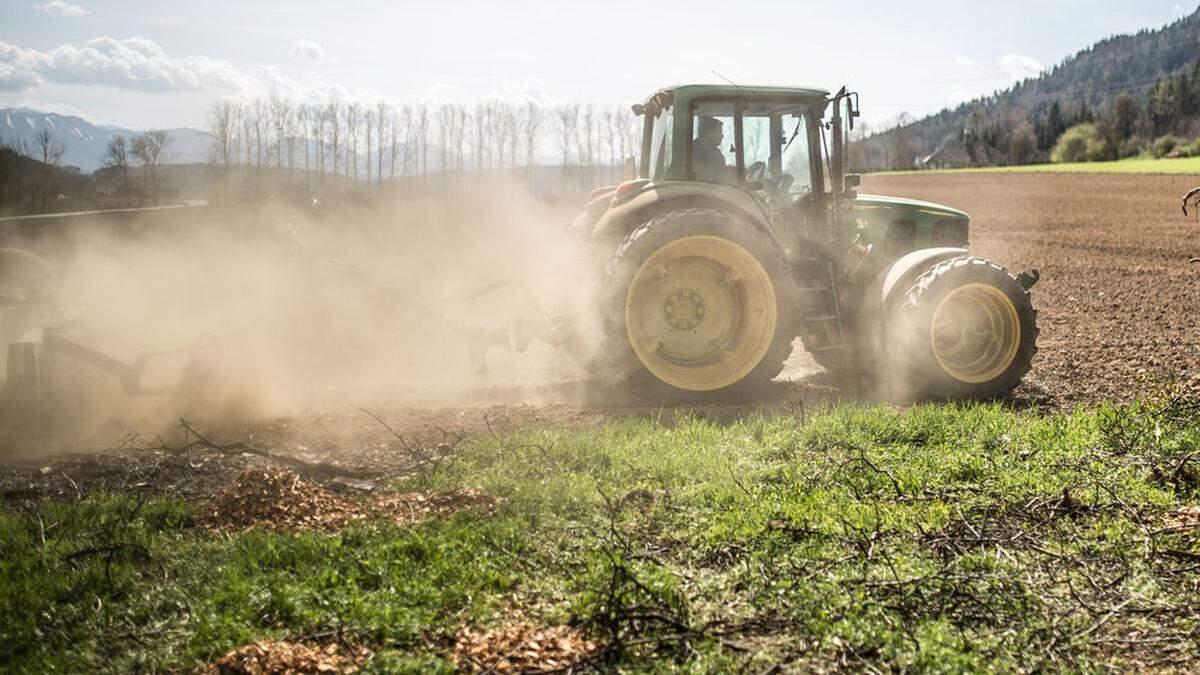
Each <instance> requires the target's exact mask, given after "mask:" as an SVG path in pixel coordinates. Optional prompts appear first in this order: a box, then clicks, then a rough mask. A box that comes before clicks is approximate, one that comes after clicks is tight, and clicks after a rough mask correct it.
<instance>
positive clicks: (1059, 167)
mask: <svg viewBox="0 0 1200 675" xmlns="http://www.w3.org/2000/svg"><path fill="white" fill-rule="evenodd" d="M966 172H976V173H995V172H1014V173H1152V174H1173V175H1180V174H1200V157H1180V158H1177V159H1121V160H1116V161H1112V162H1071V163H1063V164H1022V165H1019V166H985V167H975V168H963V169H928V170H921V171H916V170H913V171H879V172H875V173H873V174H870V175H874V176H899V175H907V174H917V173H966Z"/></svg>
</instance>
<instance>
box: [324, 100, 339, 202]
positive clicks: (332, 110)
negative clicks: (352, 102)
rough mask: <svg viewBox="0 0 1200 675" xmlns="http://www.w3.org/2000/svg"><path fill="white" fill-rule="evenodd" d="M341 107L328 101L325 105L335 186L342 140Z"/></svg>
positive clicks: (334, 102)
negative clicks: (339, 148) (339, 147)
mask: <svg viewBox="0 0 1200 675" xmlns="http://www.w3.org/2000/svg"><path fill="white" fill-rule="evenodd" d="M341 112H342V110H341V106H339V105H338V104H337V102H336V101H330V102H329V103H328V104H326V105H325V117H326V121H327V122H328V124H329V145H330V150H331V154H332V155H333V179H332V180H333V182H334V185H337V180H338V145H339V144H340V143H341V140H342V127H341V124H342V122H341Z"/></svg>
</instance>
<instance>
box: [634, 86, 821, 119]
mask: <svg viewBox="0 0 1200 675" xmlns="http://www.w3.org/2000/svg"><path fill="white" fill-rule="evenodd" d="M714 97H716V98H738V99H747V98H769V99H788V100H797V101H804V102H809V101H812V102H818V101H824V100H825V99H826V98H828V97H829V91H828V90H826V89H816V88H812V87H763V86H754V85H745V86H743V85H736V84H682V85H675V86H672V87H663V88H662V89H659V90H658V91H656V92H654V93H653V94H651V95H650V96H649V97H648V98H647V99H646V102H645V103H644V104H643V105H644V106H645V107H646V108H647V109H650V110H662V109H663V108H665V107H666V106H668V105H671V104H672V103H675V104H680V105H684V104H688V103H690V102H691V101H692V100H694V99H704V98H714ZM639 114H640V113H639Z"/></svg>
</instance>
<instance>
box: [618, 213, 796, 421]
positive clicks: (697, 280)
mask: <svg viewBox="0 0 1200 675" xmlns="http://www.w3.org/2000/svg"><path fill="white" fill-rule="evenodd" d="M606 284H607V285H606V295H607V302H606V308H607V311H606V312H605V323H606V336H605V340H606V343H607V344H606V347H605V350H604V351H605V354H606V355H607V358H608V362H609V364H610V365H611V366H613V367H615V369H616V370H617V373H618V376H619V377H620V379H621V380H623V381H624V382H625V383H626V384H627V385H628V386H630V387H631V388H632V389H634V391H635V392H637V393H638V394H640V395H642V396H645V397H647V398H653V399H659V400H663V399H666V400H689V401H699V400H730V399H738V398H743V397H746V396H749V395H751V394H752V393H753V392H754V391H755V390H757V389H758V388H759V387H761V386H762V385H763V384H764V383H766V382H769V381H770V380H771V379H772V378H773V377H775V376H776V375H778V374H779V372H780V371H781V370H782V369H783V363H784V361H785V360H786V359H787V357H788V355H789V354H790V353H791V343H792V339H793V337H795V335H796V291H795V284H794V282H793V281H792V279H791V276H790V274H789V272H788V268H787V265H786V262H785V260H784V255H783V250H782V249H781V248H780V247H779V246H778V245H777V244H776V243H775V242H774V241H773V240H772V239H771V238H770V237H769V236H768V235H767V234H765V233H763V232H761V231H759V230H758V229H756V228H755V227H754V226H753V225H751V224H749V223H746V222H745V221H743V220H742V219H740V218H737V217H735V216H733V215H731V214H728V213H725V212H723V211H719V210H715V209H700V208H695V209H681V210H677V211H671V212H669V213H666V214H664V215H662V216H659V217H656V218H654V219H653V220H651V221H649V222H647V223H645V224H644V225H642V226H641V227H639V228H637V229H636V230H634V231H633V233H631V234H630V235H629V236H628V237H627V238H626V239H625V241H624V242H622V244H621V245H620V246H619V247H618V249H617V252H616V256H615V257H614V259H613V260H612V261H611V264H610V266H609V270H608V275H607V279H606Z"/></svg>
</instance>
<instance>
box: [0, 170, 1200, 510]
mask: <svg viewBox="0 0 1200 675" xmlns="http://www.w3.org/2000/svg"><path fill="white" fill-rule="evenodd" d="M1196 183H1200V178H1195V179H1193V178H1189V177H1180V176H1129V175H1125V176H1122V175H1080V174H1027V173H1021V174H995V173H988V174H934V175H903V176H868V177H866V178H865V179H864V181H863V191H864V192H870V193H877V194H886V195H895V196H905V197H912V198H917V199H926V200H930V201H935V202H939V203H944V204H948V205H951V206H954V207H957V208H960V209H963V210H965V211H967V212H968V213H970V214H971V217H972V229H971V248H972V250H973V251H974V252H975V253H977V254H979V255H982V256H985V257H988V258H992V259H994V260H997V261H999V262H1001V263H1003V264H1004V265H1006V266H1008V267H1009V269H1010V270H1012V271H1014V272H1016V271H1020V270H1024V269H1028V268H1030V267H1036V268H1038V269H1039V270H1040V271H1041V281H1040V283H1039V284H1038V285H1037V286H1036V288H1035V289H1034V294H1033V297H1034V303H1035V306H1036V307H1037V308H1038V310H1039V317H1038V321H1039V324H1040V326H1041V338H1040V341H1039V342H1040V351H1039V354H1038V356H1037V357H1036V359H1035V362H1034V367H1033V370H1032V372H1031V373H1030V374H1029V375H1028V376H1027V379H1026V381H1025V383H1024V384H1022V385H1021V386H1020V387H1019V388H1018V389H1017V391H1016V392H1014V394H1013V397H1012V398H1011V400H1010V402H1011V403H1012V404H1014V405H1031V404H1032V405H1037V406H1038V407H1054V408H1064V407H1071V406H1073V405H1076V404H1086V403H1093V402H1097V401H1127V400H1129V399H1132V398H1134V397H1136V396H1138V395H1140V394H1144V393H1147V392H1150V391H1153V390H1156V389H1158V388H1161V387H1162V386H1163V385H1164V384H1167V385H1170V384H1173V383H1177V382H1188V381H1192V382H1194V381H1195V379H1196V377H1197V376H1198V375H1200V313H1198V311H1197V307H1196V303H1197V299H1198V298H1200V264H1193V263H1189V258H1190V257H1193V256H1198V255H1200V224H1198V223H1197V222H1196V221H1195V219H1193V218H1184V217H1183V215H1182V214H1181V212H1180V210H1179V199H1180V197H1181V195H1182V194H1183V193H1184V192H1185V191H1186V190H1187V189H1188V188H1190V187H1193V186H1194V184H1196ZM547 358H555V357H553V356H550V355H548V354H547V353H545V352H539V351H537V350H536V349H535V350H533V352H532V353H530V354H526V355H520V356H506V355H502V356H501V357H500V358H499V359H497V360H496V362H495V364H494V366H493V368H492V369H491V372H490V373H489V374H488V375H487V376H485V377H481V378H480V379H479V380H478V382H477V384H476V385H475V386H473V387H472V388H471V389H470V390H469V391H467V392H466V393H465V394H464V393H463V392H461V391H456V392H454V393H444V394H443V393H441V392H438V391H435V390H423V391H409V392H397V393H396V395H395V396H391V397H388V398H387V399H380V400H376V401H374V402H372V403H371V404H370V405H362V404H353V405H347V404H345V403H340V402H339V401H338V400H337V398H338V397H337V396H331V397H330V400H329V402H328V403H327V404H326V405H324V406H321V407H319V408H318V409H316V410H314V411H312V412H309V413H306V414H303V415H294V416H288V417H275V418H270V419H263V420H259V421H255V422H243V423H239V424H238V425H237V426H234V427H226V428H220V429H215V428H196V429H195V430H194V431H195V432H196V433H199V434H203V438H202V439H201V438H197V436H196V435H194V434H193V433H192V432H191V431H186V430H184V429H182V428H173V429H171V430H169V431H168V432H164V433H160V434H158V435H146V434H137V433H132V432H131V433H130V435H129V436H128V437H127V438H126V439H125V441H124V442H122V443H120V444H117V446H116V447H112V446H106V448H94V447H80V448H70V449H69V452H67V453H65V454H64V453H61V452H56V453H55V455H54V458H53V459H50V458H48V457H46V456H45V455H44V454H38V455H35V456H28V455H25V456H17V457H12V456H11V455H10V457H8V458H7V459H5V460H4V464H3V470H0V494H2V495H3V498H4V499H5V501H23V500H27V499H33V498H37V497H40V496H61V497H72V496H78V495H80V494H83V493H86V492H88V491H91V490H94V489H142V490H151V491H156V492H157V491H162V492H166V493H170V494H175V495H179V496H182V497H184V498H189V499H196V498H204V497H207V496H210V495H213V494H215V493H216V492H217V491H218V490H220V489H221V487H222V486H224V485H226V484H228V483H229V482H230V481H231V480H233V478H234V477H235V476H237V475H238V474H239V473H240V472H242V471H244V470H245V469H246V468H247V467H248V466H252V465H255V464H260V463H275V464H279V463H280V460H279V458H287V459H286V460H284V461H283V462H282V463H284V464H285V465H288V462H291V464H290V465H288V466H289V467H290V468H293V469H298V470H300V472H301V473H302V474H303V475H306V476H307V477H309V478H311V479H313V480H317V481H318V482H320V483H322V484H324V485H326V486H327V487H330V488H332V489H336V490H346V489H349V490H372V489H374V486H375V485H376V484H378V483H379V482H380V481H383V480H386V479H390V478H395V477H400V476H404V475H406V474H407V473H409V472H412V471H416V470H419V469H420V468H421V467H422V466H424V465H425V464H427V463H429V462H436V461H438V457H439V456H440V455H441V454H444V453H446V452H449V451H452V449H453V447H454V446H455V445H457V444H458V443H460V442H462V441H463V440H464V439H469V438H472V437H480V436H482V435H484V434H501V433H504V432H506V431H511V430H514V429H517V428H521V427H527V426H530V425H545V426H553V427H559V428H562V427H568V428H570V427H586V426H591V425H594V424H597V423H599V422H602V421H605V420H608V419H614V418H621V417H654V418H656V419H662V420H664V421H666V422H668V423H669V422H670V420H671V419H672V418H673V416H675V415H677V414H681V412H682V411H681V410H677V409H672V408H664V407H662V406H658V405H652V404H647V403H645V402H641V401H637V400H635V399H631V398H629V397H628V396H627V395H625V394H622V393H619V392H614V391H609V390H605V389H604V388H603V387H599V386H597V385H596V383H595V382H592V381H589V380H588V379H586V377H585V376H584V375H583V374H582V373H572V372H570V371H569V370H565V371H561V372H562V373H563V374H562V375H561V376H560V377H558V378H557V379H553V380H548V381H547V380H538V379H537V378H536V377H531V376H530V372H534V371H537V368H536V367H532V368H531V367H530V363H531V362H534V361H537V360H538V359H547ZM556 370H557V369H556ZM513 383H517V384H513ZM854 398H855V392H851V391H843V390H840V389H839V388H838V386H837V384H836V383H835V382H833V381H832V380H831V379H830V378H829V377H828V376H827V375H826V374H825V373H824V372H823V371H822V370H821V369H820V367H819V366H817V365H816V364H815V363H814V362H813V361H812V359H811V358H810V357H809V356H808V355H807V354H805V353H804V352H803V351H802V350H800V349H797V351H796V352H795V353H794V354H793V356H792V357H791V359H789V361H788V364H787V367H786V368H785V371H784V373H783V375H782V376H781V377H780V378H779V380H777V381H776V382H775V383H774V385H773V387H772V388H771V389H770V390H769V391H768V392H767V393H766V395H765V397H764V399H763V400H762V401H760V402H758V404H757V405H738V406H720V407H707V408H700V409H693V410H688V411H687V414H699V415H705V416H709V417H712V418H713V419H717V420H728V419H736V418H739V417H741V416H744V415H746V414H748V413H750V412H752V411H754V410H755V409H756V408H760V407H763V406H765V407H768V408H776V409H784V410H787V411H789V412H797V411H801V410H803V409H804V408H805V407H806V406H812V405H815V404H817V403H818V402H821V401H829V400H842V399H854ZM136 431H145V430H140V429H139V430H136ZM296 462H300V463H301V464H300V465H299V466H296V465H295V464H296Z"/></svg>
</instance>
